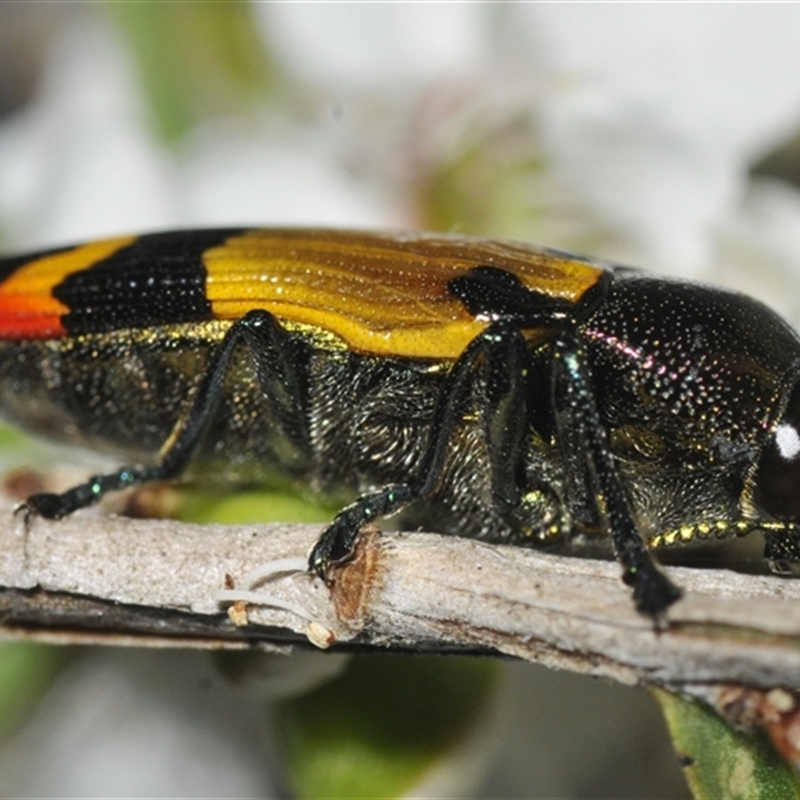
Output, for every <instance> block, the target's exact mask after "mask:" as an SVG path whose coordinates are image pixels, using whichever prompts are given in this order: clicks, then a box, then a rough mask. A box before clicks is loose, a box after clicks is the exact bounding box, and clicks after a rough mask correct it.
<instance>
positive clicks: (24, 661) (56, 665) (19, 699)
mask: <svg viewBox="0 0 800 800" xmlns="http://www.w3.org/2000/svg"><path fill="white" fill-rule="evenodd" d="M71 653H72V651H71V650H69V649H68V648H65V647H51V646H49V645H42V644H29V643H27V642H9V643H7V644H2V645H0V738H4V737H6V736H8V735H9V733H10V732H12V731H13V729H14V727H15V726H16V725H17V724H18V723H19V722H20V721H21V720H22V719H23V718H24V716H25V715H26V714H28V713H29V712H30V711H31V710H32V709H33V708H34V706H35V705H36V703H37V702H38V701H39V699H40V698H41V697H42V695H43V694H44V692H45V690H46V689H47V688H48V687H49V686H50V684H51V683H52V682H53V680H55V678H56V677H57V675H58V674H59V673H60V671H61V668H62V667H63V666H64V664H65V663H66V661H67V660H68V658H69V657H70V655H71Z"/></svg>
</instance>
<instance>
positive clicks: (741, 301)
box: [0, 229, 800, 617]
mask: <svg viewBox="0 0 800 800" xmlns="http://www.w3.org/2000/svg"><path fill="white" fill-rule="evenodd" d="M0 412H1V413H2V415H3V416H4V417H5V418H6V419H7V420H9V421H11V422H12V423H15V424H18V425H20V426H22V427H24V428H27V429H28V430H30V431H33V432H34V433H38V434H41V435H44V436H47V437H50V438H52V439H56V440H59V441H62V442H67V443H73V444H78V445H83V446H88V447H91V448H95V449H99V450H105V451H109V452H112V453H114V454H116V456H117V457H118V458H119V459H120V460H121V461H123V462H124V463H125V464H126V465H127V466H125V467H123V468H121V469H119V470H117V471H115V472H111V473H109V474H104V475H98V476H95V477H92V478H90V479H89V480H88V481H87V482H86V483H84V484H81V485H78V486H75V487H74V488H72V489H70V490H68V491H66V492H64V493H62V494H35V495H33V496H31V497H30V498H28V500H27V502H26V504H25V508H26V509H27V512H28V513H29V514H38V515H41V516H43V517H48V518H59V517H62V516H64V515H66V514H69V513H71V512H73V511H75V510H77V509H80V508H82V507H85V506H88V505H90V504H91V503H94V502H95V501H96V500H97V499H98V498H99V497H101V496H102V495H103V494H104V493H105V492H108V491H111V490H116V489H122V488H125V487H128V486H132V485H136V484H141V483H144V482H147V481H156V480H166V479H176V478H179V477H192V478H196V479H198V480H203V479H205V480H213V481H214V482H215V483H217V484H218V483H220V482H223V481H226V482H231V483H239V484H248V483H249V484H252V483H256V484H264V485H269V484H270V483H272V482H274V481H276V480H284V481H285V480H287V479H288V480H290V481H292V482H295V483H296V484H297V485H298V486H304V487H307V488H309V489H311V490H312V491H315V492H323V493H324V492H340V491H346V492H350V493H352V496H353V497H354V498H356V499H355V500H354V502H353V503H351V504H350V505H348V506H346V507H345V508H344V509H343V510H342V511H341V512H340V513H339V514H338V515H337V516H336V517H335V518H334V520H333V521H332V523H331V524H330V526H329V527H328V528H327V529H326V530H325V532H324V533H323V534H322V536H321V538H320V539H319V541H318V542H317V544H316V545H315V547H314V549H313V551H312V553H311V556H310V559H309V567H310V569H311V570H314V571H316V572H317V573H319V574H320V575H322V576H325V575H326V573H327V570H328V568H329V567H330V565H331V564H334V563H338V562H341V561H343V560H345V559H347V557H348V556H349V555H350V553H351V552H352V549H353V546H354V543H355V540H356V537H357V534H358V531H359V528H360V527H361V526H362V525H363V524H364V523H366V522H368V521H371V520H374V519H377V518H381V517H384V516H387V515H391V514H394V513H396V512H403V517H402V520H403V524H404V525H408V526H416V525H423V526H424V527H425V529H427V530H435V531H440V532H443V533H452V534H457V535H463V536H470V537H478V538H482V539H485V540H490V541H495V542H505V543H509V544H518V545H525V544H531V545H537V544H540V545H547V544H551V543H561V544H562V545H564V546H573V545H574V546H575V547H576V548H578V547H579V546H580V544H581V542H587V541H588V542H590V541H595V540H597V538H598V537H605V539H606V540H609V541H610V542H611V544H612V546H613V549H614V551H615V553H616V556H617V558H618V560H619V562H620V564H621V567H622V575H623V579H624V580H625V582H626V583H628V584H629V585H631V586H632V588H633V596H634V601H635V604H636V607H637V608H638V609H639V611H641V612H643V613H645V614H648V615H651V616H654V617H659V616H660V615H662V614H663V612H664V611H665V610H666V609H667V608H668V607H669V606H670V604H672V603H673V602H675V601H676V600H677V599H678V598H679V596H680V590H679V589H678V588H677V587H676V586H675V585H674V584H673V583H672V582H671V581H670V579H669V578H668V577H667V576H666V574H665V573H664V572H663V571H662V569H661V568H660V567H659V565H658V564H657V563H656V561H655V559H654V557H653V555H652V550H653V548H655V547H660V546H667V545H670V544H685V543H688V542H691V541H696V540H704V539H709V538H711V539H714V538H724V537H727V536H733V535H744V534H747V533H749V532H751V531H754V530H762V531H764V535H765V558H766V560H767V562H768V563H769V565H770V567H771V568H772V569H773V571H775V572H778V573H793V572H795V571H798V566H799V565H800V339H799V338H798V336H797V335H796V334H795V333H794V332H793V331H792V329H791V328H790V327H789V326H788V325H787V324H786V323H784V322H783V321H782V320H781V319H780V318H779V317H778V316H777V315H776V314H774V313H773V312H772V311H770V310H769V309H768V308H766V307H765V306H764V305H762V304H760V303H758V302H756V301H754V300H752V299H750V298H748V297H746V296H743V295H740V294H736V293H733V292H728V291H723V290H721V289H717V288H712V287H709V286H705V285H700V284H695V283H688V282H682V281H674V280H669V279H665V278H659V277H653V276H650V275H648V274H645V273H643V272H638V271H636V270H633V269H630V268H627V267H619V266H612V265H608V264H606V263H604V262H601V261H598V260H593V259H590V258H584V257H581V256H575V255H572V254H570V253H566V252H562V251H559V250H554V249H550V248H546V247H541V246H536V245H530V244H525V243H520V242H514V241H509V240H501V239H481V238H472V237H466V236H455V235H444V234H388V233H367V232H356V231H342V230H316V229H225V230H196V231H182V232H168V233H155V234H149V235H142V236H130V237H121V238H116V239H110V240H105V241H99V242H93V243H89V244H83V245H79V246H74V247H65V248H60V249H54V250H50V251H47V252H42V253H37V254H33V255H26V256H20V257H12V258H6V259H3V260H0Z"/></svg>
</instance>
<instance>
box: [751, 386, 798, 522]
mask: <svg viewBox="0 0 800 800" xmlns="http://www.w3.org/2000/svg"><path fill="white" fill-rule="evenodd" d="M753 497H754V500H755V503H756V506H757V508H758V510H759V512H760V513H761V514H763V515H764V516H766V517H769V518H772V519H779V520H794V521H800V381H798V383H796V384H795V386H794V389H792V393H791V394H790V395H789V402H788V403H787V404H786V409H785V410H784V412H783V416H782V417H781V418H780V420H779V421H778V424H777V425H775V426H774V427H773V429H772V431H771V432H770V434H769V438H768V440H767V443H766V444H765V446H764V448H763V450H762V451H761V456H760V457H759V461H758V466H757V468H756V473H755V485H754V487H753Z"/></svg>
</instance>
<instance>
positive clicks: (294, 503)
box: [179, 490, 341, 525]
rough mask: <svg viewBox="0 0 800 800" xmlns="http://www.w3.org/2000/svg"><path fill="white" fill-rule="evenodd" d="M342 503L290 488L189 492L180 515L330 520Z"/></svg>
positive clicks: (234, 520) (232, 520)
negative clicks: (311, 497) (317, 499)
mask: <svg viewBox="0 0 800 800" xmlns="http://www.w3.org/2000/svg"><path fill="white" fill-rule="evenodd" d="M340 508H341V505H335V506H332V505H326V504H324V503H320V502H314V501H313V500H309V499H308V498H307V497H304V496H302V495H300V494H297V493H294V492H291V491H289V490H287V491H251V492H234V493H231V494H225V495H223V494H214V493H210V492H202V491H200V490H192V491H189V492H186V494H185V497H184V499H183V501H182V504H181V509H180V513H179V516H180V518H181V519H182V520H184V521H185V522H202V523H210V522H215V523H221V524H225V525H247V524H250V523H253V524H257V523H267V522H302V523H314V522H320V523H322V522H330V521H331V520H332V519H333V517H334V516H336V513H337V512H338V511H339V510H340Z"/></svg>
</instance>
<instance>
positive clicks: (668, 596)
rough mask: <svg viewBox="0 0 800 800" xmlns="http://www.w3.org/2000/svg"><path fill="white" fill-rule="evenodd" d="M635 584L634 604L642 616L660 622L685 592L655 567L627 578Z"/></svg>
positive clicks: (628, 581)
mask: <svg viewBox="0 0 800 800" xmlns="http://www.w3.org/2000/svg"><path fill="white" fill-rule="evenodd" d="M625 582H626V583H631V582H632V583H633V602H634V604H635V605H636V610H637V611H638V612H639V613H640V614H646V615H647V616H649V617H653V618H654V619H656V620H658V619H661V618H662V617H663V615H664V612H665V611H666V610H667V609H668V608H669V607H670V606H671V605H672V604H673V603H676V602H677V601H678V600H680V599H681V597H682V596H683V592H681V590H680V589H679V588H678V587H677V586H676V585H675V584H674V583H673V582H672V581H671V580H670V579H669V578H668V577H667V576H666V575H665V574H664V573H663V572H662V571H661V570H660V569H658V567H656V566H655V565H651V566H650V568H648V569H642V570H640V571H639V572H637V573H636V574H635V575H634V576H626V581H625Z"/></svg>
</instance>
